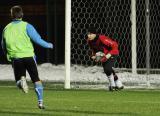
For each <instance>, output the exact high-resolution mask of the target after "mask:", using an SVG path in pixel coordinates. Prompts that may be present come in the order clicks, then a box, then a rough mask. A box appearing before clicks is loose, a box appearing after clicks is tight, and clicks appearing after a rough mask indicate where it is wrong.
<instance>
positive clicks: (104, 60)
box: [100, 53, 111, 62]
mask: <svg viewBox="0 0 160 116" xmlns="http://www.w3.org/2000/svg"><path fill="white" fill-rule="evenodd" d="M110 57H111V54H110V53H108V54H107V55H104V56H103V57H102V58H101V59H100V62H106V61H107V60H108V59H109V58H110Z"/></svg>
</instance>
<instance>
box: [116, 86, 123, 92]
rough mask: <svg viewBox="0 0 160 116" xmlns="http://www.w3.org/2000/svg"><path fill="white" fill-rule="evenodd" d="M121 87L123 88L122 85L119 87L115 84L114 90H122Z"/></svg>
mask: <svg viewBox="0 0 160 116" xmlns="http://www.w3.org/2000/svg"><path fill="white" fill-rule="evenodd" d="M122 89H124V86H121V87H117V86H116V87H115V90H116V91H118V90H122Z"/></svg>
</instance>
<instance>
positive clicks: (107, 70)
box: [104, 69, 112, 76]
mask: <svg viewBox="0 0 160 116" xmlns="http://www.w3.org/2000/svg"><path fill="white" fill-rule="evenodd" d="M104 72H105V73H106V75H107V76H110V75H111V74H112V70H111V69H105V70H104Z"/></svg>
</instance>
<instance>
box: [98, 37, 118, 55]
mask: <svg viewBox="0 0 160 116" xmlns="http://www.w3.org/2000/svg"><path fill="white" fill-rule="evenodd" d="M100 40H101V42H102V43H103V44H104V45H106V46H109V47H111V50H110V51H109V53H108V54H110V55H118V54H119V50H118V44H117V42H116V41H113V40H112V39H110V38H109V37H106V36H102V37H101V38H100ZM106 55H107V54H106ZM110 55H109V56H110Z"/></svg>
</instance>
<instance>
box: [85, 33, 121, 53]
mask: <svg viewBox="0 0 160 116" xmlns="http://www.w3.org/2000/svg"><path fill="white" fill-rule="evenodd" d="M87 42H88V44H89V46H90V48H91V49H92V50H93V54H95V53H96V52H99V51H102V52H103V53H105V54H108V53H110V54H111V55H118V54H119V50H118V43H117V42H116V41H113V40H112V39H111V38H109V37H107V36H105V35H99V37H98V39H96V40H88V39H87Z"/></svg>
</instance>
